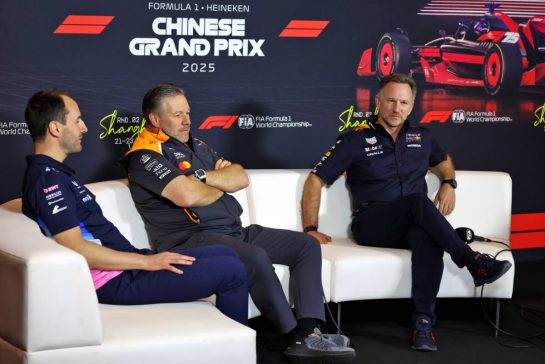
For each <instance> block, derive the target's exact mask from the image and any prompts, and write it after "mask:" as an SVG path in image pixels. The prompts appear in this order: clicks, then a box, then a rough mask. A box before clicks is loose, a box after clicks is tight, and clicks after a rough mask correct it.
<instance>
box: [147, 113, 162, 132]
mask: <svg viewBox="0 0 545 364" xmlns="http://www.w3.org/2000/svg"><path fill="white" fill-rule="evenodd" d="M148 121H149V123H150V124H151V125H152V126H154V127H156V128H159V115H157V114H156V113H154V112H150V113H149V115H148Z"/></svg>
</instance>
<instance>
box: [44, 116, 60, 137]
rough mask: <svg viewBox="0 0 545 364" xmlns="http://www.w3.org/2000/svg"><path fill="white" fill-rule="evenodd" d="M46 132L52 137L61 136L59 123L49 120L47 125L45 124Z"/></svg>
mask: <svg viewBox="0 0 545 364" xmlns="http://www.w3.org/2000/svg"><path fill="white" fill-rule="evenodd" d="M47 131H48V132H49V134H51V135H52V136H54V137H57V138H58V137H59V135H60V134H61V129H60V127H59V122H58V121H55V120H51V121H50V122H49V124H47Z"/></svg>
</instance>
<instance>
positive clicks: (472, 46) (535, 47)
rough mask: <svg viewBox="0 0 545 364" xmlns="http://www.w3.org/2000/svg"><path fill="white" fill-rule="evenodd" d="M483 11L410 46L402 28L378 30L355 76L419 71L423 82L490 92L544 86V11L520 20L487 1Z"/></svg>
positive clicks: (498, 92) (493, 93)
mask: <svg viewBox="0 0 545 364" xmlns="http://www.w3.org/2000/svg"><path fill="white" fill-rule="evenodd" d="M485 6H486V7H487V8H488V12H487V13H486V14H485V15H484V16H482V17H479V18H477V19H465V20H463V21H461V22H460V23H459V24H458V29H457V30H456V32H455V33H454V34H453V35H447V33H446V32H445V31H440V32H439V35H440V38H437V39H434V40H432V41H431V42H428V43H426V44H425V45H419V46H411V43H410V41H409V36H408V34H407V32H406V31H404V30H402V29H399V28H398V29H397V30H396V31H392V32H389V33H386V34H384V35H383V36H382V37H381V38H380V40H379V42H378V45H377V47H376V48H375V49H373V48H369V49H366V50H365V51H364V52H363V54H362V57H361V60H360V63H359V66H358V70H357V74H358V75H359V76H371V75H377V77H378V78H379V79H381V78H382V77H384V76H385V75H388V74H390V73H392V72H401V73H407V74H412V75H413V76H416V75H423V77H424V79H425V81H426V82H428V83H432V84H442V85H453V86H476V87H484V89H485V90H486V92H487V93H488V94H490V95H499V94H503V93H506V92H512V91H515V90H517V89H518V88H519V87H520V86H536V85H539V84H545V15H543V16H533V17H531V18H530V19H529V20H528V21H527V22H526V23H524V24H517V23H516V22H515V21H513V19H511V18H510V17H509V16H508V15H506V14H505V13H503V12H501V11H497V10H496V9H497V8H498V7H499V4H494V3H487V4H485Z"/></svg>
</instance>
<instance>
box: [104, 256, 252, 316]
mask: <svg viewBox="0 0 545 364" xmlns="http://www.w3.org/2000/svg"><path fill="white" fill-rule="evenodd" d="M173 251H174V252H176V253H180V254H184V255H189V256H193V257H195V258H196V260H195V261H194V262H193V264H192V265H176V267H178V268H180V269H181V270H182V271H183V272H184V273H183V274H176V273H174V272H171V271H167V270H161V271H145V270H127V271H124V272H123V273H122V274H120V275H119V276H117V277H115V278H114V279H112V280H110V281H109V282H107V283H106V284H105V285H104V286H102V287H100V288H99V289H98V290H97V296H98V300H99V302H101V303H107V304H115V305H142V304H152V303H170V302H188V301H195V300H198V299H201V298H205V297H208V296H211V295H213V294H215V295H216V307H217V308H218V309H219V310H220V311H221V312H223V313H224V314H225V315H227V316H229V317H230V318H232V319H233V320H236V321H238V322H240V323H242V324H245V325H247V323H248V290H249V289H248V277H247V273H246V268H245V267H244V265H243V264H242V262H241V261H240V259H239V257H238V254H237V253H236V252H235V251H234V250H233V249H231V248H230V247H228V246H221V245H212V246H207V247H202V248H195V249H184V250H182V249H178V250H173ZM150 253H151V252H150Z"/></svg>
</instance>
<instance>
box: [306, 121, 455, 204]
mask: <svg viewBox="0 0 545 364" xmlns="http://www.w3.org/2000/svg"><path fill="white" fill-rule="evenodd" d="M368 125H369V127H366V128H357V129H354V130H351V131H349V132H347V133H345V134H342V135H340V136H339V137H338V138H337V141H336V143H335V144H334V145H333V146H332V147H331V149H330V150H329V151H328V152H326V154H325V155H324V156H323V157H322V159H321V160H320V161H319V162H318V164H316V166H315V167H314V169H313V171H312V172H313V173H315V174H316V175H317V176H318V177H320V178H321V179H322V180H323V181H324V182H325V183H326V184H328V185H330V184H332V183H333V182H335V180H336V179H337V178H338V177H339V176H340V175H341V174H342V173H344V172H347V184H348V187H349V188H350V191H351V194H352V206H353V207H354V208H356V207H357V206H360V204H362V203H367V202H379V201H382V202H384V201H392V200H395V199H398V198H401V197H402V196H406V195H409V194H413V193H427V186H426V181H425V176H426V173H427V171H428V167H433V166H435V165H437V164H438V163H440V162H442V161H444V160H446V158H447V154H446V153H445V152H444V151H443V150H442V149H441V147H440V146H439V144H437V142H436V141H435V139H434V138H433V136H432V134H431V132H430V131H429V130H427V129H425V128H422V127H415V126H412V125H411V124H410V123H409V122H408V121H405V123H404V125H403V126H402V130H401V131H400V132H399V135H398V137H397V139H396V141H394V140H393V139H392V137H391V136H390V134H389V133H388V132H387V131H386V130H385V129H384V128H383V127H382V126H381V125H379V124H377V123H376V116H375V117H373V118H372V119H371V120H370V121H369V123H368Z"/></svg>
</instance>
